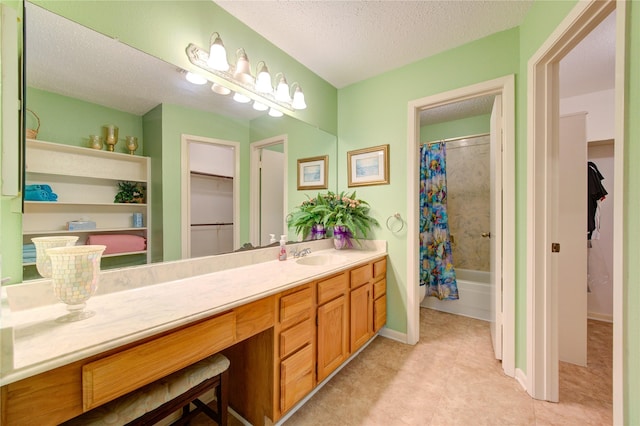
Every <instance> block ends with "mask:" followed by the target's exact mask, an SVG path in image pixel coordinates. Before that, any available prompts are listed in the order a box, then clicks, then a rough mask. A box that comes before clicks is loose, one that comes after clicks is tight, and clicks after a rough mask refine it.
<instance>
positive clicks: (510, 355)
mask: <svg viewBox="0 0 640 426" xmlns="http://www.w3.org/2000/svg"><path fill="white" fill-rule="evenodd" d="M490 94H501V95H502V112H503V141H504V145H503V152H502V165H503V167H502V173H503V174H502V189H503V209H502V229H503V231H502V250H503V261H502V271H501V273H502V283H503V317H502V319H503V351H502V356H503V358H502V369H503V370H504V372H505V374H507V375H508V376H511V377H513V376H514V375H515V248H516V244H515V77H514V75H513V74H511V75H507V76H504V77H500V78H496V79H494V80H489V81H484V82H481V83H477V84H473V85H470V86H466V87H462V88H459V89H455V90H451V91H448V92H443V93H439V94H436V95H432V96H428V97H425V98H421V99H417V100H413V101H410V102H409V103H408V131H407V135H408V140H407V161H408V163H409V164H411V165H412V166H411V167H409V172H408V173H407V192H408V197H407V253H408V256H407V343H409V344H416V343H417V342H418V340H419V338H420V288H419V285H418V282H419V272H418V253H419V247H418V229H419V226H418V222H419V215H418V206H419V202H418V188H419V182H418V178H419V170H418V146H419V143H420V112H421V111H423V110H425V109H429V108H435V107H439V106H442V105H447V104H450V103H454V102H459V101H463V100H467V99H472V98H476V97H480V96H486V95H490Z"/></svg>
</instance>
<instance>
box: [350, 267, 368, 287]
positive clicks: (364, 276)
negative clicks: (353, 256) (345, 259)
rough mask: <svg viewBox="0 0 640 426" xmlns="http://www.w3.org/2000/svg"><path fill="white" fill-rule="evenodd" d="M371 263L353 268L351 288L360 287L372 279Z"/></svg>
mask: <svg viewBox="0 0 640 426" xmlns="http://www.w3.org/2000/svg"><path fill="white" fill-rule="evenodd" d="M371 270H372V268H371V264H370V263H369V264H367V265H364V266H361V267H359V268H355V269H352V270H351V288H352V289H353V288H356V287H360V286H361V285H363V284H366V283H368V282H369V281H370V280H371Z"/></svg>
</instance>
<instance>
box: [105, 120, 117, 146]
mask: <svg viewBox="0 0 640 426" xmlns="http://www.w3.org/2000/svg"><path fill="white" fill-rule="evenodd" d="M102 129H103V132H104V142H105V143H106V144H107V150H108V151H114V150H115V146H116V144H117V143H118V126H114V125H113V124H107V125H105V126H103V127H102Z"/></svg>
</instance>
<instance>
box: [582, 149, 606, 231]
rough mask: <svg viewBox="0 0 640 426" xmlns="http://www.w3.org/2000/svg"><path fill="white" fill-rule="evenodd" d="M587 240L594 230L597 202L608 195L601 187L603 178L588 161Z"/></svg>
mask: <svg viewBox="0 0 640 426" xmlns="http://www.w3.org/2000/svg"><path fill="white" fill-rule="evenodd" d="M587 166H588V167H587V179H588V181H587V182H588V184H587V187H588V194H587V238H588V239H591V233H592V232H593V230H594V229H596V210H597V209H598V200H603V199H604V198H605V196H606V195H607V194H608V192H607V190H606V189H604V186H602V182H601V181H602V180H603V179H604V177H603V176H602V174H601V173H600V171H599V170H598V167H597V166H596V165H595V163H593V162H591V161H589V162H588V163H587Z"/></svg>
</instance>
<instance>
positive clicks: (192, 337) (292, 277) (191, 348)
mask: <svg viewBox="0 0 640 426" xmlns="http://www.w3.org/2000/svg"><path fill="white" fill-rule="evenodd" d="M365 243H366V244H365V246H364V248H363V249H362V250H355V249H354V250H344V251H339V252H338V251H335V250H333V249H329V248H328V247H329V245H328V244H330V241H329V242H328V243H327V242H326V241H322V242H314V243H311V244H315V246H313V247H314V249H313V253H312V254H311V255H309V256H308V257H304V258H300V259H291V258H290V259H289V260H287V261H285V262H279V261H277V260H270V261H264V260H263V259H265V258H269V257H270V258H271V259H275V258H276V254H277V250H278V248H277V247H275V248H268V249H261V250H256V251H253V252H248V253H234V254H230V255H225V256H216V257H212V258H200V259H192V260H185V261H179V262H169V263H164V264H158V265H144V266H141V267H137V268H133V269H127V270H122V271H121V272H119V271H117V270H116V271H108V272H107V271H105V272H103V273H102V274H101V286H102V281H103V278H104V281H105V283H104V287H106V288H104V289H103V290H102V293H101V294H98V295H96V296H94V297H93V298H92V299H90V300H89V301H88V308H90V309H91V310H94V311H96V315H95V316H94V317H93V318H90V319H87V320H84V321H80V322H76V323H71V324H59V323H56V322H55V319H56V318H57V317H58V316H60V315H62V314H64V305H63V304H61V303H55V302H53V303H50V301H49V302H47V303H43V302H42V300H41V299H39V301H38V302H37V303H36V302H34V300H35V299H33V297H34V296H33V295H32V294H31V293H33V291H34V289H36V288H39V289H41V291H46V288H47V282H46V280H41V281H42V282H41V283H36V284H31V286H32V287H33V288H32V289H30V292H29V294H30V296H29V297H30V298H32V300H30V301H29V302H28V303H26V302H25V301H24V300H20V299H25V297H26V296H25V295H26V294H27V293H26V292H25V290H26V289H22V288H19V287H20V286H21V285H18V286H15V288H11V287H8V288H4V289H3V306H2V355H3V360H2V378H1V384H2V393H1V396H2V422H1V423H2V424H3V425H21V424H39V425H46V424H58V423H60V422H63V421H65V420H67V419H70V418H73V417H75V416H77V415H79V414H81V413H83V412H84V411H87V410H90V409H92V408H94V407H97V406H99V405H101V404H104V403H106V402H108V401H111V400H113V399H115V398H117V397H119V396H121V395H124V394H126V393H128V392H130V391H132V390H134V389H137V388H139V387H141V386H143V385H145V384H147V383H150V382H152V381H154V380H157V379H159V378H161V377H164V376H166V375H168V374H170V373H172V372H174V371H177V370H179V369H181V368H184V367H185V366H188V365H190V364H192V363H194V362H196V361H198V360H200V359H202V358H204V357H207V356H209V355H212V354H214V353H217V352H222V353H224V354H225V355H226V356H227V357H228V358H229V359H230V361H231V367H230V406H231V407H232V408H233V409H234V410H235V411H236V412H238V413H239V414H240V415H242V416H243V417H244V418H245V419H246V420H248V421H249V422H250V423H252V424H254V425H261V424H272V423H275V422H277V421H278V420H279V419H281V418H282V416H283V415H285V414H286V413H287V412H288V411H290V410H291V409H292V408H294V407H295V406H296V404H298V403H299V401H300V400H302V399H303V398H304V397H305V396H306V395H308V394H309V393H310V392H311V391H313V389H314V388H315V387H316V386H318V385H319V384H321V383H322V382H323V380H326V379H327V377H328V376H329V375H330V374H331V373H332V372H333V371H334V370H335V369H337V368H338V367H340V366H341V365H343V363H345V362H346V361H348V360H349V359H350V357H351V356H353V355H354V354H355V353H356V352H357V351H358V349H359V348H360V347H362V346H363V345H364V344H366V343H367V342H368V341H370V340H371V339H372V338H373V337H374V336H375V335H376V333H377V331H378V330H379V329H380V328H381V327H382V326H383V325H384V323H385V321H386V243H385V242H383V241H367V242H365ZM271 252H273V254H272V253H271ZM207 259H209V260H208V262H207ZM212 262H213V263H214V264H215V265H213V266H212ZM162 268H164V269H162ZM207 269H217V270H215V271H207V272H206V273H202V272H203V271H206V270H207ZM162 271H164V272H166V274H163V273H162ZM125 274H126V275H125ZM136 274H137V278H138V279H137V281H138V283H139V285H140V286H137V287H136V286H133V285H131V283H130V280H131V279H132V277H134V279H135V277H136ZM157 277H165V279H166V277H170V278H173V277H175V278H176V279H170V280H167V281H164V282H157V283H153V282H151V281H153V280H156V281H158V280H159V279H158V278H157ZM127 283H128V284H129V286H127ZM25 285H29V284H25ZM123 287H124V288H127V287H128V288H127V289H123ZM43 297H44V296H43ZM44 298H45V299H46V297H44ZM12 299H14V300H12ZM12 305H13V306H12Z"/></svg>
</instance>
